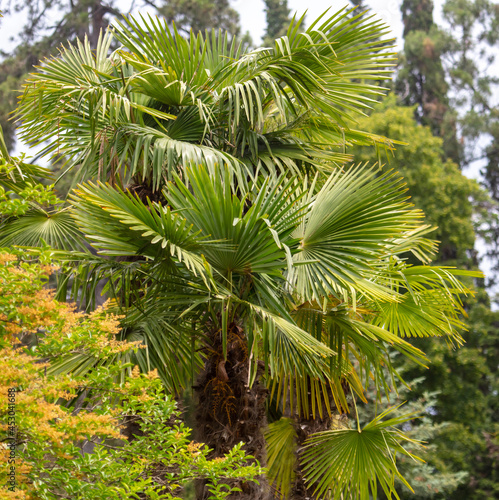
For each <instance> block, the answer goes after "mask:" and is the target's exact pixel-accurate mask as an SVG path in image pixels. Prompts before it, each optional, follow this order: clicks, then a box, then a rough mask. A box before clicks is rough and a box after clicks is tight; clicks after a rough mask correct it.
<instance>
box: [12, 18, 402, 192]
mask: <svg viewBox="0 0 499 500" xmlns="http://www.w3.org/2000/svg"><path fill="white" fill-rule="evenodd" d="M302 21H303V19H300V20H298V21H297V22H296V23H294V24H293V25H292V26H291V27H290V29H289V31H288V34H287V36H286V37H283V38H282V39H279V40H278V41H277V42H276V44H275V46H274V47H272V48H267V49H258V50H255V51H252V52H246V51H245V50H244V49H243V48H242V47H241V46H240V45H239V44H238V42H237V40H232V41H231V42H230V43H229V42H228V40H227V37H226V36H225V37H224V36H222V34H220V33H216V32H213V33H211V34H207V35H206V37H205V38H204V37H202V36H201V35H198V36H197V37H194V36H193V37H191V38H190V40H189V41H187V40H185V39H184V38H182V37H181V36H180V35H179V34H178V32H177V31H176V30H175V29H173V30H172V29H170V28H169V27H168V26H167V25H166V23H165V22H164V21H162V20H159V19H155V18H151V17H149V18H140V19H139V18H137V19H135V18H129V19H128V20H127V21H126V22H125V24H120V23H117V25H116V27H115V29H114V31H113V32H111V31H110V32H108V33H107V34H106V35H104V36H103V37H102V38H101V39H100V41H99V44H98V47H97V50H96V51H95V52H93V51H91V50H90V47H89V44H88V41H84V42H78V44H77V45H76V46H71V45H70V46H69V47H68V48H67V49H63V50H62V51H61V53H60V56H59V57H58V58H53V59H49V60H47V61H45V62H44V63H43V64H42V66H41V67H40V68H39V72H38V73H36V74H34V75H32V77H31V79H30V80H29V82H28V83H27V84H26V86H25V90H24V94H23V96H22V97H21V100H20V105H19V108H18V115H19V117H20V118H22V123H23V125H22V131H21V136H22V137H23V139H24V140H27V141H30V142H40V143H41V142H43V141H47V140H48V145H47V146H46V147H45V148H44V149H43V153H44V154H46V155H64V156H66V157H67V158H68V159H69V162H70V165H74V164H82V165H83V168H82V169H81V175H82V176H87V177H88V176H97V175H98V176H100V178H102V179H107V178H111V179H115V178H116V176H119V179H121V181H123V182H125V181H126V180H127V179H130V178H134V179H136V180H137V181H139V182H142V183H144V182H145V183H147V184H149V185H150V186H151V187H152V188H153V189H158V188H159V187H160V186H161V185H162V184H163V183H164V182H165V180H169V179H172V178H173V175H174V174H175V173H180V172H182V170H183V169H185V167H186V166H188V165H189V164H191V163H203V164H205V165H206V166H207V167H208V168H209V169H210V170H211V173H213V169H214V168H215V165H216V164H225V165H227V166H229V168H230V169H231V170H232V171H233V172H235V173H237V174H238V176H239V178H240V179H243V178H246V176H248V175H250V177H251V176H253V177H254V176H255V175H256V173H257V172H260V171H267V172H279V171H283V172H289V171H290V170H291V171H293V172H294V173H295V174H298V173H300V172H304V171H306V170H307V169H309V168H311V167H312V168H313V169H317V168H319V169H326V170H330V168H331V162H332V161H344V160H345V159H348V155H345V154H343V152H342V151H343V150H344V148H345V146H347V145H348V144H352V143H364V144H384V143H387V141H386V140H385V139H383V138H381V137H375V136H371V135H369V134H366V133H362V132H359V131H354V130H350V129H349V128H348V127H347V125H346V122H347V121H348V120H349V119H355V117H356V115H358V114H359V113H362V112H363V111H364V110H366V109H368V108H369V104H370V103H371V102H372V101H373V99H374V98H376V96H377V95H379V94H380V93H382V92H383V89H382V88H381V87H379V86H377V85H375V84H374V83H375V81H376V80H380V79H383V78H385V77H386V76H387V75H388V73H389V72H388V69H387V67H388V66H389V65H390V64H391V62H392V60H393V58H392V56H391V55H390V54H387V53H386V46H383V44H382V43H381V42H380V41H379V37H380V36H381V35H383V34H384V33H385V32H386V28H385V27H384V26H383V25H382V24H381V23H380V22H377V21H372V20H370V21H369V22H366V21H362V20H361V19H360V17H359V16H357V17H354V18H349V17H348V16H347V12H345V11H342V12H339V13H338V14H335V15H334V16H331V17H329V18H327V19H325V21H324V22H323V23H322V24H321V23H320V22H317V23H315V24H314V25H312V26H311V27H310V28H309V29H308V30H307V31H306V32H304V33H300V32H299V30H300V26H301V23H302ZM113 38H115V39H116V40H117V41H118V42H119V43H121V44H122V47H121V49H120V50H118V51H115V52H113V53H111V55H108V53H109V47H110V45H111V43H112V42H113ZM354 79H355V80H354ZM370 82H372V83H370ZM319 110H320V111H319ZM387 144H388V143H387Z"/></svg>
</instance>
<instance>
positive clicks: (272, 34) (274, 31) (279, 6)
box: [263, 0, 291, 45]
mask: <svg viewBox="0 0 499 500" xmlns="http://www.w3.org/2000/svg"><path fill="white" fill-rule="evenodd" d="M264 2H265V16H266V20H267V28H266V30H265V35H264V38H263V43H264V45H271V44H273V43H274V40H275V39H276V38H279V37H281V36H284V35H285V34H286V31H287V29H288V26H289V23H290V20H291V17H290V14H291V10H290V9H289V7H288V0H264Z"/></svg>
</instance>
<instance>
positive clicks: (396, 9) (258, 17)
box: [231, 0, 442, 42]
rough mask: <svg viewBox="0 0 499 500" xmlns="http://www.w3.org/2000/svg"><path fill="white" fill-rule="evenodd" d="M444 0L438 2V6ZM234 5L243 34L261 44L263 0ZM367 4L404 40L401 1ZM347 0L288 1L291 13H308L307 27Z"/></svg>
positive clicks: (379, 0)
mask: <svg viewBox="0 0 499 500" xmlns="http://www.w3.org/2000/svg"><path fill="white" fill-rule="evenodd" d="M441 1H442V0H437V2H436V3H437V5H439V4H440V3H441ZM231 3H232V5H233V7H234V8H236V9H237V10H238V11H239V14H240V15H241V26H242V28H243V32H245V31H249V32H250V34H251V36H252V38H253V41H254V42H259V41H260V38H261V37H262V35H263V32H264V30H265V12H264V10H263V9H264V5H265V4H264V2H263V0H232V2H231ZM366 4H367V5H368V6H369V7H370V8H371V9H372V10H373V11H374V12H376V13H377V14H378V15H379V16H380V17H381V19H383V20H384V21H385V22H386V23H387V24H388V25H389V26H390V27H391V28H392V31H393V34H394V36H396V37H397V38H398V39H401V38H402V20H401V14H400V0H368V1H367V2H366ZM350 5H351V4H350V2H348V1H346V0H339V1H333V0H308V1H306V2H305V1H303V0H288V7H289V8H290V9H291V12H292V13H293V14H294V13H295V12H297V13H298V15H299V16H301V15H302V14H303V13H304V12H305V11H307V17H306V18H305V22H306V25H307V26H309V25H310V24H311V22H312V21H313V20H314V19H316V18H317V17H319V16H320V15H321V14H322V13H323V12H324V11H325V10H326V9H328V8H329V7H331V10H332V12H334V11H337V10H339V9H341V8H342V7H344V6H350Z"/></svg>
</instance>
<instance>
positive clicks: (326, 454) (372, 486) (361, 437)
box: [301, 408, 422, 500]
mask: <svg viewBox="0 0 499 500" xmlns="http://www.w3.org/2000/svg"><path fill="white" fill-rule="evenodd" d="M392 411H394V408H390V409H388V410H386V411H385V412H383V413H382V414H380V415H378V417H376V418H375V419H374V420H373V421H372V422H369V423H368V424H367V425H365V426H364V428H363V429H362V430H360V428H359V429H341V430H331V431H326V432H320V433H317V434H313V435H312V436H311V437H310V438H309V439H308V441H307V442H306V444H305V448H304V452H303V455H302V457H301V461H302V463H303V465H304V472H305V475H306V480H307V482H308V484H309V485H310V486H312V487H313V489H314V491H315V494H317V495H318V496H319V497H320V498H323V497H324V495H325V493H326V492H327V491H331V498H333V499H334V500H338V499H341V498H351V499H355V500H357V499H358V500H369V498H377V491H378V485H380V486H381V489H382V490H383V492H384V493H385V495H386V496H387V497H388V498H391V496H392V495H394V496H395V497H396V498H399V497H398V495H397V493H396V491H395V488H394V479H395V477H397V478H398V479H400V481H402V482H403V483H404V484H405V485H406V486H407V487H408V488H409V489H411V487H410V485H409V484H408V483H407V481H406V480H405V479H404V478H403V477H402V476H401V474H400V473H399V471H398V470H397V466H396V464H395V455H396V454H397V453H400V454H404V455H407V456H409V457H411V458H413V459H415V460H420V461H422V460H421V459H418V458H417V457H415V456H414V455H412V454H411V453H409V452H408V451H407V450H405V449H404V448H403V446H402V442H403V441H409V442H414V441H413V440H411V439H410V438H408V437H407V436H405V435H404V434H403V433H402V432H400V431H399V430H398V429H396V428H395V426H396V425H400V424H402V423H404V422H407V421H409V420H411V419H413V418H414V417H415V415H414V414H409V415H403V416H400V417H396V418H391V419H388V420H384V421H383V419H384V418H385V417H386V416H388V415H389V414H390V413H391V412H392Z"/></svg>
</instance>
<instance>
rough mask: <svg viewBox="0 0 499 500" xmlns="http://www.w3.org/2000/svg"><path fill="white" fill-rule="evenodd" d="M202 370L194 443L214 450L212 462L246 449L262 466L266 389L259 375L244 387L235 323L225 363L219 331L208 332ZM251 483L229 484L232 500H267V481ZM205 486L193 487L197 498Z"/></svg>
mask: <svg viewBox="0 0 499 500" xmlns="http://www.w3.org/2000/svg"><path fill="white" fill-rule="evenodd" d="M205 355H206V361H205V368H204V370H203V372H202V373H201V375H200V377H199V379H198V383H197V386H196V390H197V393H198V405H197V415H196V420H197V432H198V436H197V438H198V439H199V441H201V442H203V443H205V444H207V445H208V446H209V447H210V448H211V449H213V457H222V456H223V455H224V454H225V453H227V452H229V451H230V450H231V449H232V447H233V446H235V445H236V444H238V443H240V442H241V441H242V442H243V443H244V447H243V448H244V450H245V451H246V452H247V453H248V454H250V455H252V456H253V457H255V458H256V459H257V460H258V461H259V462H260V465H264V464H265V440H264V437H263V433H262V430H263V428H264V427H265V426H266V423H267V418H266V409H265V400H266V397H267V389H266V388H265V387H264V386H263V385H262V384H261V383H260V382H259V377H258V375H257V377H256V380H255V382H254V383H253V385H252V387H251V388H250V387H248V381H249V376H248V375H249V367H250V359H249V356H248V348H247V341H246V336H245V334H244V331H243V329H242V328H241V327H240V326H238V325H237V324H235V323H232V324H230V325H229V326H228V332H227V358H226V359H225V358H224V354H223V347H222V334H221V331H220V330H219V331H213V332H210V333H209V334H208V336H207V345H206V348H205ZM258 480H259V482H260V484H256V483H254V482H248V483H243V482H241V483H239V484H235V483H234V484H232V483H231V485H233V486H238V487H239V488H240V489H241V491H240V492H237V493H233V494H232V496H231V497H230V498H231V499H237V500H268V499H269V498H271V497H270V493H269V486H268V483H267V480H266V478H265V477H259V478H258ZM207 496H208V495H207V491H206V488H205V487H204V485H202V484H199V485H198V486H197V498H198V500H203V499H205V498H207Z"/></svg>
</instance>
